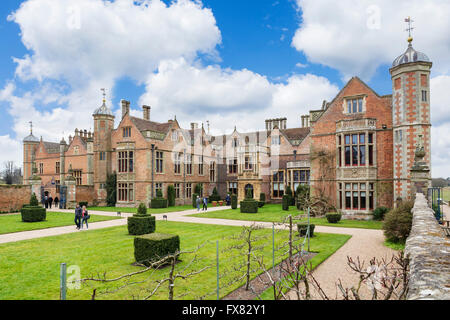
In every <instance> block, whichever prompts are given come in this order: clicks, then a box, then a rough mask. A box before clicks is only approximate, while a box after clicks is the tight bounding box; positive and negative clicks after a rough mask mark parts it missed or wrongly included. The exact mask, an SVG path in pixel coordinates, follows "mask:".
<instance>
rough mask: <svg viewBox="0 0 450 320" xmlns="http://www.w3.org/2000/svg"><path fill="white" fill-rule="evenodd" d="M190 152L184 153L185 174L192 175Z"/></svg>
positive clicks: (191, 156)
mask: <svg viewBox="0 0 450 320" xmlns="http://www.w3.org/2000/svg"><path fill="white" fill-rule="evenodd" d="M192 158H193V154H192V153H186V175H188V176H192V175H193V172H194V170H193V167H192Z"/></svg>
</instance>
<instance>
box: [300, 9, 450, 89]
mask: <svg viewBox="0 0 450 320" xmlns="http://www.w3.org/2000/svg"><path fill="white" fill-rule="evenodd" d="M297 5H298V7H299V9H301V15H302V23H301V25H300V26H299V28H298V29H297V31H296V34H295V36H294V38H293V39H292V45H293V46H294V47H295V48H296V49H297V50H298V51H301V52H303V53H304V54H305V55H306V57H307V58H308V60H309V61H310V62H313V63H320V64H323V65H326V66H329V67H332V68H335V69H337V70H339V71H340V72H341V73H342V75H343V78H344V79H348V78H350V77H351V76H354V75H356V76H359V77H361V78H363V79H365V80H368V79H370V78H371V76H372V75H373V74H374V72H375V70H376V69H377V67H378V66H380V65H382V64H391V63H392V61H394V59H395V58H396V57H397V56H399V55H400V54H402V53H403V52H404V51H405V50H406V48H407V42H406V38H407V34H406V33H405V32H404V29H405V28H406V24H405V22H404V19H405V18H406V17H408V16H411V17H412V19H413V20H414V23H413V25H414V28H415V29H414V30H413V37H414V41H413V46H414V48H415V49H416V50H418V51H421V52H424V53H425V54H427V55H428V57H429V58H430V59H431V61H433V62H434V70H435V71H434V72H435V73H437V74H447V73H449V71H450V57H449V54H448V48H449V47H450V37H448V35H447V32H446V30H449V29H450V20H449V19H448V16H449V15H450V2H449V1H447V0H431V1H422V0H402V1H391V0H379V1H376V2H375V1H371V0H341V1H334V0H324V1H315V0H297Z"/></svg>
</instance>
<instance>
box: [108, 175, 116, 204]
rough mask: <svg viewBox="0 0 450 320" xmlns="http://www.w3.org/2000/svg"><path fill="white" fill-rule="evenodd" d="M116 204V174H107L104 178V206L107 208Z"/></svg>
mask: <svg viewBox="0 0 450 320" xmlns="http://www.w3.org/2000/svg"><path fill="white" fill-rule="evenodd" d="M116 202H117V174H116V172H114V173H111V174H108V176H107V177H106V204H107V206H108V207H115V206H116Z"/></svg>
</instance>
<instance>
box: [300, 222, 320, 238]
mask: <svg viewBox="0 0 450 320" xmlns="http://www.w3.org/2000/svg"><path fill="white" fill-rule="evenodd" d="M315 227H316V225H314V224H310V225H309V236H310V237H312V236H314V228H315ZM297 230H298V233H299V234H300V236H302V237H303V236H306V232H307V231H308V224H304V223H298V224H297Z"/></svg>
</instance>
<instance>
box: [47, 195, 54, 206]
mask: <svg viewBox="0 0 450 320" xmlns="http://www.w3.org/2000/svg"><path fill="white" fill-rule="evenodd" d="M52 203H53V198H52V195H50V196H49V197H48V207H49V208H50V209H51V208H52Z"/></svg>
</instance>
